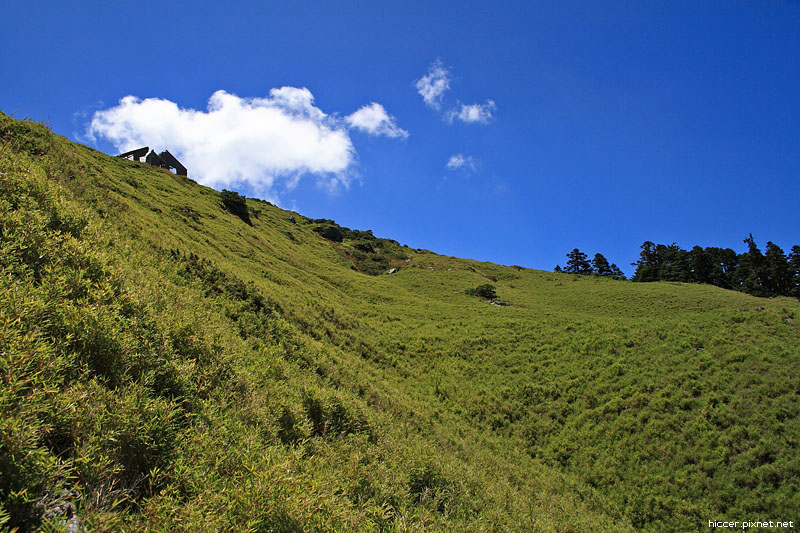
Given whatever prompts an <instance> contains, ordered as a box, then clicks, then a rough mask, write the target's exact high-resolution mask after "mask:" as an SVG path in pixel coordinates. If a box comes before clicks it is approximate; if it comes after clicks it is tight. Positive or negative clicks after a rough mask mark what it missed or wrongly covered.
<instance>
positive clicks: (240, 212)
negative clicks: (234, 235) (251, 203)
mask: <svg viewBox="0 0 800 533" xmlns="http://www.w3.org/2000/svg"><path fill="white" fill-rule="evenodd" d="M220 198H221V199H222V207H223V208H224V209H225V210H226V211H228V212H229V213H230V214H232V215H236V216H237V217H239V218H240V219H242V221H243V222H244V223H245V224H247V225H248V226H252V225H253V223H252V222H251V221H250V213H249V212H248V211H247V200H246V199H245V197H244V196H242V195H241V194H239V193H237V192H236V191H229V190H228V189H222V192H221V193H220Z"/></svg>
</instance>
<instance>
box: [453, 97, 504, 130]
mask: <svg viewBox="0 0 800 533" xmlns="http://www.w3.org/2000/svg"><path fill="white" fill-rule="evenodd" d="M496 109H497V106H496V105H495V103H494V100H486V103H485V104H471V105H466V104H459V105H458V106H456V107H455V108H453V109H451V110H450V111H448V112H447V114H446V118H447V121H448V122H453V121H454V120H456V119H458V120H460V121H461V122H465V123H467V124H488V123H489V122H491V120H492V118H494V115H493V113H494V111H495V110H496Z"/></svg>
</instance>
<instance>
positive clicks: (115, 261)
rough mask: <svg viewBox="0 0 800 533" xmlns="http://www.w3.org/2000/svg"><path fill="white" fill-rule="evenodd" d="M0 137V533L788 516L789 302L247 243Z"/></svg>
mask: <svg viewBox="0 0 800 533" xmlns="http://www.w3.org/2000/svg"><path fill="white" fill-rule="evenodd" d="M0 142H2V146H0V202H1V203H2V208H1V209H0V217H2V218H1V219H0V220H2V225H0V232H1V233H0V246H1V247H2V249H1V250H0V275H1V276H2V277H0V328H1V329H0V382H2V383H3V387H2V388H0V502H1V503H0V505H1V506H2V507H0V522H2V521H5V523H6V526H10V527H20V528H21V529H22V530H26V529H31V528H35V527H38V526H39V525H41V524H43V523H51V524H54V525H58V524H62V523H65V522H66V521H67V520H68V519H69V517H70V514H71V513H75V514H76V516H78V517H79V518H80V520H81V521H82V523H83V524H84V526H85V527H87V528H88V529H92V530H95V529H96V530H104V529H121V528H124V529H128V530H132V529H137V528H139V529H141V528H145V527H149V528H153V529H158V530H162V529H163V530H167V529H176V528H177V529H181V530H207V531H214V530H226V529H230V528H232V529H234V530H253V531H272V530H282V531H286V530H289V531H291V530H297V531H301V530H376V529H401V530H404V529H422V528H424V529H431V530H442V531H454V530H486V531H492V530H509V531H519V530H541V531H586V530H614V531H618V530H630V529H644V530H651V531H663V530H680V531H684V530H687V529H702V528H703V527H705V524H706V523H705V522H704V520H705V521H707V520H708V519H719V518H721V517H731V518H732V519H741V518H742V517H743V516H747V517H753V518H757V517H766V516H769V517H773V518H785V519H787V520H790V519H793V518H798V516H797V510H798V509H800V497H799V496H798V494H800V453H798V439H799V438H800V428H799V427H798V414H800V413H799V412H798V411H799V410H800V381H799V380H798V376H799V375H800V361H798V356H799V355H800V354H798V345H800V342H798V341H800V333H798V330H797V324H798V320H799V319H800V305H799V304H798V302H797V301H796V300H790V299H786V298H778V299H759V298H754V297H751V296H747V295H744V294H741V293H733V292H730V291H725V290H722V289H717V288H714V287H708V286H691V285H686V284H678V283H654V284H632V283H628V282H620V281H614V280H607V279H598V278H583V277H576V276H571V275H564V274H553V273H547V272H538V271H531V270H526V269H520V268H514V267H502V266H497V265H493V264H489V263H478V262H474V261H469V260H463V259H455V258H449V257H443V256H439V255H436V254H433V253H430V252H426V251H421V250H413V249H409V248H405V247H402V246H400V245H399V244H397V243H395V242H394V241H390V240H386V239H376V238H375V237H374V236H372V234H371V233H369V232H365V231H364V232H358V231H356V230H349V229H347V228H339V227H338V226H336V225H335V223H333V222H332V221H325V220H309V219H307V218H305V217H303V216H301V215H299V214H297V213H291V212H288V211H284V210H281V209H279V208H277V207H275V206H272V205H269V204H267V203H265V202H261V201H256V200H253V199H247V200H246V202H245V203H246V207H247V220H249V224H248V223H246V222H245V221H244V219H243V218H242V216H241V215H242V213H241V212H239V214H238V215H236V214H233V213H232V212H231V210H230V209H228V208H226V205H225V203H224V202H223V197H222V196H221V194H220V193H218V192H216V191H213V190H212V189H209V188H206V187H202V186H200V185H198V184H196V183H194V182H193V181H191V180H188V179H186V178H183V177H179V176H175V175H174V174H171V173H169V172H167V171H163V170H158V169H154V168H152V167H149V166H147V165H145V164H138V163H133V162H130V161H127V160H121V159H115V158H111V157H108V156H105V155H103V154H100V153H98V152H96V151H93V150H91V149H89V148H86V147H83V146H80V145H75V144H72V143H69V142H67V141H66V140H65V139H63V138H60V137H57V136H54V135H52V134H50V133H49V132H48V131H47V130H46V128H44V127H43V126H41V125H39V124H35V123H30V122H18V121H15V120H13V119H11V118H9V117H6V116H5V115H0ZM235 201H236V199H235V198H234V202H235ZM329 228H338V231H339V233H340V236H341V239H339V238H336V232H335V231H334V232H328V229H329ZM326 232H327V235H326ZM331 237H334V238H331ZM389 268H397V271H396V272H395V273H393V274H386V271H387V270H388V269H389ZM370 274H372V275H370ZM485 284H491V285H493V286H494V287H495V288H496V292H497V297H498V298H499V299H500V300H502V301H503V302H506V303H508V304H510V305H508V306H493V305H489V304H488V303H487V302H486V301H485V300H483V299H480V298H475V297H474V296H471V295H470V294H469V292H470V290H474V289H475V288H476V287H480V286H482V285H485ZM687 525H688V526H687Z"/></svg>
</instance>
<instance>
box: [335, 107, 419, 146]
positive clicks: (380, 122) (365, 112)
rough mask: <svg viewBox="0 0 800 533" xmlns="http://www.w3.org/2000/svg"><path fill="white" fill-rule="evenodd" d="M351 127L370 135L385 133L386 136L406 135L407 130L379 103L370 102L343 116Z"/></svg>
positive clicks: (404, 136) (403, 136)
mask: <svg viewBox="0 0 800 533" xmlns="http://www.w3.org/2000/svg"><path fill="white" fill-rule="evenodd" d="M345 121H346V122H347V124H349V125H350V127H351V128H355V129H358V130H361V131H364V132H366V133H368V134H370V135H386V136H387V137H395V138H396V137H402V138H403V139H405V138H406V137H408V132H407V131H406V130H404V129H402V128H401V127H399V126H398V125H397V121H396V120H395V118H394V117H393V116H391V115H389V114H388V113H387V112H386V109H384V108H383V106H382V105H381V104H378V103H376V102H372V103H371V104H369V105H365V106H364V107H362V108H361V109H359V110H358V111H356V112H355V113H353V114H352V115H348V116H346V117H345Z"/></svg>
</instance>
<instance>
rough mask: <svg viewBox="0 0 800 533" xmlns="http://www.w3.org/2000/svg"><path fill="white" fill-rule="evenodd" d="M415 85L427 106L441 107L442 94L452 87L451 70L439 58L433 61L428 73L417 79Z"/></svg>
mask: <svg viewBox="0 0 800 533" xmlns="http://www.w3.org/2000/svg"><path fill="white" fill-rule="evenodd" d="M415 86H416V88H417V92H418V93H419V94H420V96H422V99H423V100H424V101H425V105H426V106H428V107H430V108H432V109H441V107H442V96H444V93H445V92H447V90H448V89H450V71H449V70H447V68H446V67H445V66H444V64H443V63H442V60H441V59H437V60H436V61H434V62H433V63H431V66H430V68H428V73H427V74H425V75H424V76H423V77H421V78H420V79H418V80H417V82H416V84H415Z"/></svg>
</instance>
